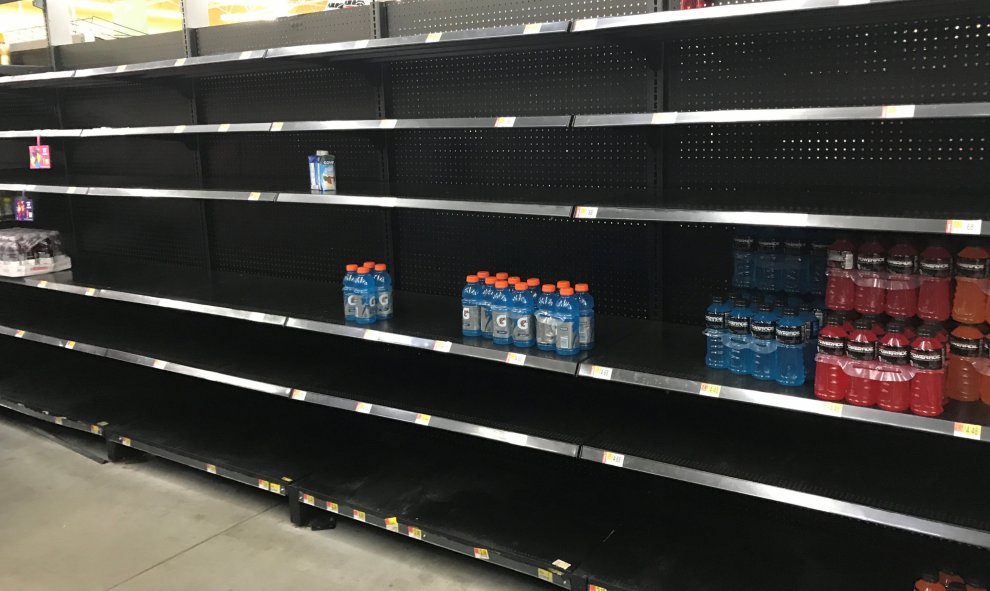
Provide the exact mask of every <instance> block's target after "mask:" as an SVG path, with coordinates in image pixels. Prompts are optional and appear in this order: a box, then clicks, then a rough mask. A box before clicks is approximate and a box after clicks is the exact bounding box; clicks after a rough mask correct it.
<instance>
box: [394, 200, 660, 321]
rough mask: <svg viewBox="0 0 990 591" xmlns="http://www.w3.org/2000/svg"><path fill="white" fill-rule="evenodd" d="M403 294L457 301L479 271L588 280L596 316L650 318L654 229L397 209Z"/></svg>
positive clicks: (654, 297) (655, 294) (655, 291)
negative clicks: (466, 281) (467, 281)
mask: <svg viewBox="0 0 990 591" xmlns="http://www.w3.org/2000/svg"><path fill="white" fill-rule="evenodd" d="M395 219H396V224H395V244H396V248H395V250H396V264H395V268H396V276H397V282H398V284H399V287H400V288H401V289H404V290H409V291H416V292H422V293H430V294H437V295H445V296H452V297H453V296H457V295H458V294H460V292H461V290H462V289H463V288H464V277H465V275H468V274H469V273H473V272H475V271H477V270H479V269H488V270H489V271H491V272H492V273H496V272H499V271H506V272H509V273H513V274H517V275H519V276H520V277H539V278H540V279H541V280H542V281H544V282H549V281H557V280H560V279H568V280H570V281H571V282H579V281H580V282H587V283H589V284H590V286H591V292H592V293H593V294H594V296H595V309H596V310H598V311H599V312H600V313H602V314H614V315H618V316H627V317H633V318H652V317H654V316H655V315H656V313H657V311H658V307H659V303H658V302H659V291H660V290H659V284H658V281H659V278H658V275H657V273H656V268H657V267H658V266H659V262H658V261H659V257H658V253H659V250H658V249H659V229H658V228H659V227H658V225H656V224H650V223H637V222H618V221H603V220H599V221H586V220H574V219H570V218H541V217H531V216H511V215H500V214H483V213H466V212H464V213H461V212H444V211H416V210H397V211H396V212H395Z"/></svg>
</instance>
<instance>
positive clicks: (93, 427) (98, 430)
mask: <svg viewBox="0 0 990 591" xmlns="http://www.w3.org/2000/svg"><path fill="white" fill-rule="evenodd" d="M89 432H90V433H92V434H93V435H103V428H102V427H100V426H99V425H90V426H89Z"/></svg>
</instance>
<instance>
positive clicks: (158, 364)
mask: <svg viewBox="0 0 990 591" xmlns="http://www.w3.org/2000/svg"><path fill="white" fill-rule="evenodd" d="M165 365H166V362H164V361H162V360H161V359H155V360H154V361H152V362H151V367H153V368H155V369H165Z"/></svg>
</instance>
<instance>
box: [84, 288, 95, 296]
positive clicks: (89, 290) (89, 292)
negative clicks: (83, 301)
mask: <svg viewBox="0 0 990 591" xmlns="http://www.w3.org/2000/svg"><path fill="white" fill-rule="evenodd" d="M86 295H88V296H94V295H96V288H95V287H89V288H87V289H86Z"/></svg>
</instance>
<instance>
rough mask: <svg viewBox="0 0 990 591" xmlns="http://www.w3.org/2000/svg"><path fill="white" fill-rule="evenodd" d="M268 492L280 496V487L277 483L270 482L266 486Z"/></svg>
mask: <svg viewBox="0 0 990 591" xmlns="http://www.w3.org/2000/svg"><path fill="white" fill-rule="evenodd" d="M268 490H270V491H271V492H273V493H275V494H277V495H280V494H282V485H281V484H279V483H277V482H272V483H270V484H269V485H268Z"/></svg>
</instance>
